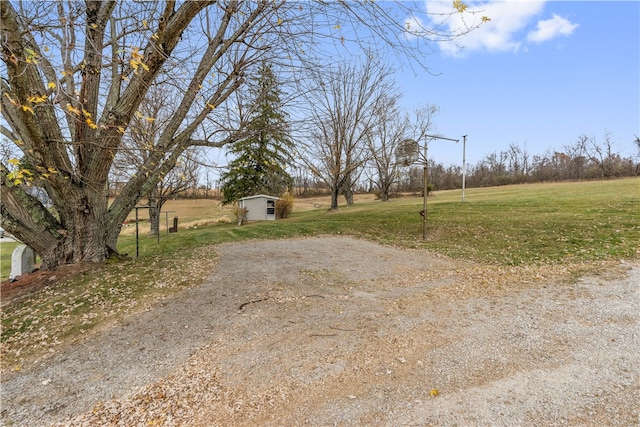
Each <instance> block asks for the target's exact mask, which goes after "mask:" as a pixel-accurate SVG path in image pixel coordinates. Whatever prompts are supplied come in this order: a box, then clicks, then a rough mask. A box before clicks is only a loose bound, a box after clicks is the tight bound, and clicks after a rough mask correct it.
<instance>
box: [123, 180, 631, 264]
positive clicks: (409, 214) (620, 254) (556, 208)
mask: <svg viewBox="0 0 640 427" xmlns="http://www.w3.org/2000/svg"><path fill="white" fill-rule="evenodd" d="M460 195H461V193H460V191H447V192H438V193H437V194H436V196H435V197H430V198H429V200H428V203H427V204H428V217H427V239H426V240H424V241H423V240H422V223H421V218H420V216H419V211H420V210H421V209H422V203H423V201H422V198H399V199H392V200H391V201H389V202H385V203H382V202H379V201H375V202H369V203H362V204H358V205H354V206H350V207H347V206H341V207H340V208H339V210H338V211H337V212H327V211H326V210H313V211H306V212H299V213H296V212H295V210H294V213H293V215H292V217H291V218H289V219H287V220H284V221H276V222H261V223H254V224H249V225H245V226H242V227H238V226H237V225H235V224H221V225H215V226H209V227H201V228H197V229H190V230H181V231H180V232H179V233H177V234H172V235H170V236H168V237H166V238H163V239H162V241H161V243H160V245H158V244H157V242H156V241H155V240H154V239H149V238H146V237H144V236H141V237H140V253H141V256H142V257H144V256H146V255H147V254H150V255H153V254H158V253H166V254H171V253H174V252H176V251H179V252H185V251H190V250H193V249H196V248H197V247H199V246H202V245H208V244H212V243H223V242H229V241H239V240H246V239H255V238H259V239H269V238H286V237H296V236H313V235H322V234H344V235H352V236H356V237H362V238H366V239H371V240H374V241H378V242H381V243H384V244H392V245H396V246H401V247H409V248H425V249H428V250H431V251H434V252H438V253H441V254H444V255H447V256H450V257H453V258H461V259H468V260H473V261H478V262H484V263H489V264H496V265H521V264H549V263H551V264H562V263H572V262H585V261H586V262H588V261H596V260H606V259H617V258H633V257H636V256H637V255H638V248H639V246H640V180H638V179H625V180H615V181H594V182H580V183H557V184H536V185H520V186H508V187H493V188H480V189H470V190H467V191H466V197H465V202H464V203H462V202H461V197H460ZM163 237H164V236H163ZM119 250H121V251H123V252H128V253H129V254H135V238H134V237H131V236H128V237H123V238H121V240H120V242H119Z"/></svg>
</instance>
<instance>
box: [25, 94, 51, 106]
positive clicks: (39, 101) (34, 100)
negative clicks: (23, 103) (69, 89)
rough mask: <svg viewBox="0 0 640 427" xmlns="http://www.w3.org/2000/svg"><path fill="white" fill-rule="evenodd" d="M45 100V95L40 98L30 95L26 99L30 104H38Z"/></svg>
mask: <svg viewBox="0 0 640 427" xmlns="http://www.w3.org/2000/svg"><path fill="white" fill-rule="evenodd" d="M46 100H47V95H42V96H36V95H31V96H30V97H28V98H27V101H29V102H31V103H32V104H39V103H41V102H44V101H46Z"/></svg>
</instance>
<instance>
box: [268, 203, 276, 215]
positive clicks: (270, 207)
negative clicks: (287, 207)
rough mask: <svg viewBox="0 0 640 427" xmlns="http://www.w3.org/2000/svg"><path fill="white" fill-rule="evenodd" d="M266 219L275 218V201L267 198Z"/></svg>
mask: <svg viewBox="0 0 640 427" xmlns="http://www.w3.org/2000/svg"><path fill="white" fill-rule="evenodd" d="M267 219H276V201H275V200H267Z"/></svg>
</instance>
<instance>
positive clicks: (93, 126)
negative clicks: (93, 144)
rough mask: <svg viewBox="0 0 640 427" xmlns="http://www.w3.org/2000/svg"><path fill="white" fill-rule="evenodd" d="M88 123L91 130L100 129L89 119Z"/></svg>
mask: <svg viewBox="0 0 640 427" xmlns="http://www.w3.org/2000/svg"><path fill="white" fill-rule="evenodd" d="M86 122H87V125H89V127H90V128H91V129H98V125H97V124H95V123H93V121H91V119H89V118H88V119H87V120H86Z"/></svg>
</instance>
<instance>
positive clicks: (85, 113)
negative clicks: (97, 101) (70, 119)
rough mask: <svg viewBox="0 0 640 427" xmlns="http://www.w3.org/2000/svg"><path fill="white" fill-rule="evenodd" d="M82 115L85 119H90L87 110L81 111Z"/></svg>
mask: <svg viewBox="0 0 640 427" xmlns="http://www.w3.org/2000/svg"><path fill="white" fill-rule="evenodd" d="M82 114H84V116H85V117H91V113H90V112H88V111H87V110H82Z"/></svg>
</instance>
